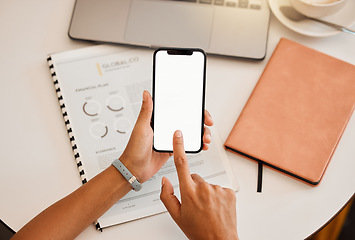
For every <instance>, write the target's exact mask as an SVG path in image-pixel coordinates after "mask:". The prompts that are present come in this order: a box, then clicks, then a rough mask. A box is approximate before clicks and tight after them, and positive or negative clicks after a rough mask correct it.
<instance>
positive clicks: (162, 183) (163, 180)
mask: <svg viewBox="0 0 355 240" xmlns="http://www.w3.org/2000/svg"><path fill="white" fill-rule="evenodd" d="M164 185H165V177H163V178H162V179H161V186H164Z"/></svg>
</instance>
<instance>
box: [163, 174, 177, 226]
mask: <svg viewBox="0 0 355 240" xmlns="http://www.w3.org/2000/svg"><path fill="white" fill-rule="evenodd" d="M160 199H161V201H162V202H163V204H164V206H165V208H166V209H167V210H168V212H169V213H170V216H171V217H172V218H173V219H174V221H175V222H176V221H177V220H178V218H179V216H180V208H181V204H180V201H179V199H177V197H176V196H175V195H174V188H173V185H172V184H171V182H170V181H169V179H167V178H166V177H163V178H162V181H161V193H160Z"/></svg>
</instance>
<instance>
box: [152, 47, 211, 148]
mask: <svg viewBox="0 0 355 240" xmlns="http://www.w3.org/2000/svg"><path fill="white" fill-rule="evenodd" d="M204 72H205V55H204V54H203V53H202V52H199V51H193V52H192V54H191V55H175V54H168V52H167V51H166V50H160V51H158V52H157V53H156V55H155V69H154V86H153V91H154V116H153V128H154V138H153V139H154V140H153V145H154V148H155V149H156V150H158V151H173V135H174V132H175V131H176V130H181V131H182V134H183V137H184V147H185V151H187V152H198V151H200V150H201V149H202V134H203V114H204V113H203V111H204V106H203V104H204V81H205V80H204V77H205V73H204Z"/></svg>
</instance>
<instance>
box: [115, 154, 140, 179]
mask: <svg viewBox="0 0 355 240" xmlns="http://www.w3.org/2000/svg"><path fill="white" fill-rule="evenodd" d="M118 159H119V160H120V161H121V162H122V163H123V164H124V165H125V167H126V168H127V169H128V170H129V171H130V172H131V173H132V175H133V176H135V177H136V178H137V180H138V182H140V183H142V178H141V176H140V174H139V172H138V171H137V169H136V166H135V165H134V164H132V162H133V161H132V160H131V159H129V158H128V157H126V156H125V155H124V154H122V155H121V156H120V157H119V158H118Z"/></svg>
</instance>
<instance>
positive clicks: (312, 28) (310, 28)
mask: <svg viewBox="0 0 355 240" xmlns="http://www.w3.org/2000/svg"><path fill="white" fill-rule="evenodd" d="M269 6H270V9H271V11H272V13H273V14H274V15H275V17H276V18H277V19H278V20H279V21H280V22H281V23H282V24H284V25H285V26H286V27H288V28H290V29H291V30H293V31H295V32H298V33H300V34H303V35H306V36H311V37H328V36H332V35H335V34H338V33H340V32H341V31H338V30H336V29H334V28H332V27H329V26H326V25H324V24H322V23H319V22H316V21H312V20H309V19H307V20H303V21H299V22H296V21H292V20H290V19H288V18H287V17H286V16H284V15H283V13H282V12H281V11H280V7H281V6H291V3H290V1H289V0H269ZM320 19H322V20H325V21H328V22H331V23H335V24H339V25H342V26H345V27H349V28H350V27H351V26H352V25H353V24H354V23H355V1H354V0H347V1H346V2H345V5H344V7H343V8H342V9H340V10H339V11H338V12H336V13H334V14H332V15H329V16H326V17H322V18H320ZM353 28H354V29H355V26H353Z"/></svg>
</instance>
